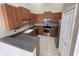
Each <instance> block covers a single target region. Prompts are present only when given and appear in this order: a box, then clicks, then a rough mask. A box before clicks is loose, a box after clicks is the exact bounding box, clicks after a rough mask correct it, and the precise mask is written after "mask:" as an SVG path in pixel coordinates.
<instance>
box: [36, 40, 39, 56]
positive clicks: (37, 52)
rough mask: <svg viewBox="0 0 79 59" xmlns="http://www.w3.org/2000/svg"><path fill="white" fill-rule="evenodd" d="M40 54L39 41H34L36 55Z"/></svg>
mask: <svg viewBox="0 0 79 59" xmlns="http://www.w3.org/2000/svg"><path fill="white" fill-rule="evenodd" d="M39 54H40V43H39V41H38V42H37V43H36V56H39Z"/></svg>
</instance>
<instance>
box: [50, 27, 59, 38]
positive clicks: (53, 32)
mask: <svg viewBox="0 0 79 59" xmlns="http://www.w3.org/2000/svg"><path fill="white" fill-rule="evenodd" d="M50 36H52V37H58V28H51V30H50Z"/></svg>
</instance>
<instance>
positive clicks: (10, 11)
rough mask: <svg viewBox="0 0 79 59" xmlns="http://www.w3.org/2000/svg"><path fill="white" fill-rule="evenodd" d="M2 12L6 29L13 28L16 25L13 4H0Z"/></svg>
mask: <svg viewBox="0 0 79 59" xmlns="http://www.w3.org/2000/svg"><path fill="white" fill-rule="evenodd" d="M1 7H2V12H3V17H4V22H5V26H6V29H14V28H16V26H17V23H16V9H15V7H13V6H10V5H8V4H3V5H2V6H1Z"/></svg>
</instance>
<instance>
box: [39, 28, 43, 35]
mask: <svg viewBox="0 0 79 59" xmlns="http://www.w3.org/2000/svg"><path fill="white" fill-rule="evenodd" d="M38 32H39V34H40V35H43V34H44V29H43V27H38Z"/></svg>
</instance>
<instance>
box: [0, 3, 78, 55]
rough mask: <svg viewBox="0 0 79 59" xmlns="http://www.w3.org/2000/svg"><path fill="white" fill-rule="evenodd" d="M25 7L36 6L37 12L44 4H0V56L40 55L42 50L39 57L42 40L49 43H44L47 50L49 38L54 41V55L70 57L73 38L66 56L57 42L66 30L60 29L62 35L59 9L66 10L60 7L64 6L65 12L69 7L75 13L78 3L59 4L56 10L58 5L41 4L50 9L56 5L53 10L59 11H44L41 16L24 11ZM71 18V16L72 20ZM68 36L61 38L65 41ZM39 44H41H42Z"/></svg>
mask: <svg viewBox="0 0 79 59" xmlns="http://www.w3.org/2000/svg"><path fill="white" fill-rule="evenodd" d="M16 5H17V6H16ZM26 5H29V6H28V7H31V8H35V7H33V6H32V5H34V6H35V5H36V6H39V7H38V8H36V9H37V10H39V9H40V7H41V5H43V4H40V3H37V4H31V3H28V4H27V3H26V4H22V3H18V4H17V3H14V4H11V3H10V4H7V3H4V4H0V14H1V16H0V18H1V19H2V20H0V24H1V25H0V28H2V29H1V30H0V33H1V34H0V38H1V39H0V45H1V46H0V47H1V48H2V49H0V52H1V53H0V55H5V56H6V55H11V56H13V55H14V56H18V55H19V56H21V55H22V56H43V52H44V50H43V52H41V55H40V51H42V50H41V49H42V48H44V46H43V47H42V44H43V43H45V41H46V40H47V39H48V43H46V44H47V45H45V46H46V48H48V44H50V43H51V42H49V40H50V39H49V38H51V39H52V40H50V41H54V43H53V45H54V46H55V45H56V46H55V47H54V48H53V49H54V51H55V50H56V55H57V56H58V55H72V54H73V53H74V52H73V51H71V49H72V47H71V46H72V45H71V44H72V42H73V40H72V39H71V41H72V42H71V44H70V46H69V48H70V47H71V48H70V51H68V54H67V53H66V54H65V53H64V52H63V53H62V52H61V50H62V49H63V47H61V46H62V45H61V43H62V42H60V41H61V40H60V39H62V36H63V34H65V33H66V32H64V30H65V29H66V28H64V29H63V34H62V33H61V32H62V31H61V30H62V29H60V27H61V28H62V25H61V20H62V19H64V18H63V17H62V15H63V14H64V12H63V11H62V9H65V7H63V6H66V9H68V8H70V7H71V6H75V8H74V10H76V9H77V8H78V7H79V6H78V4H73V3H71V4H58V5H59V7H57V6H58V5H57V3H56V4H49V3H48V4H44V5H46V7H47V6H48V7H49V6H50V5H53V6H56V5H57V6H56V7H57V8H59V9H60V11H58V12H54V11H53V12H52V11H47V10H46V11H45V12H43V13H41V12H39V11H37V12H38V13H34V12H33V10H30V8H26V7H25V6H26ZM67 5H69V6H70V7H68V6H67ZM54 8H55V7H54ZM66 9H65V10H66ZM43 11H44V10H43ZM56 11H57V10H56ZM71 11H72V10H71ZM73 12H75V13H77V12H78V11H73ZM73 12H72V13H73ZM73 15H75V14H74V13H73V14H72V16H73ZM72 16H71V18H72ZM76 17H77V16H76V15H75V19H76ZM72 19H74V18H72ZM75 19H74V20H75ZM73 23H74V22H73ZM63 26H64V25H63ZM74 26H76V25H75V24H74ZM73 29H74V28H73ZM68 30H71V28H69V29H68ZM74 30H75V29H74ZM72 31H73V30H72ZM67 33H68V32H67ZM67 33H66V35H65V36H63V37H64V39H66V37H68V36H67ZM69 34H70V35H71V36H72V34H73V33H72V34H71V32H69ZM75 34H77V33H75ZM76 38H77V37H75V38H74V39H76ZM68 39H69V38H68ZM43 40H45V41H43ZM59 40H60V41H59ZM40 41H41V42H43V43H41V42H40ZM63 42H64V41H63ZM63 44H64V43H63ZM40 45H41V46H40ZM53 45H52V46H53ZM74 45H75V44H74ZM3 46H4V47H3ZM52 46H51V47H52ZM74 47H75V46H74ZM59 48H60V49H61V50H60V49H59ZM8 49H9V51H8ZM44 49H45V48H44ZM48 49H49V48H48ZM50 49H51V48H50ZM50 49H49V50H50ZM58 50H59V51H60V53H59V52H58ZM28 51H30V52H28ZM54 51H53V52H54ZM63 51H64V50H63ZM53 52H51V53H53ZM45 53H46V51H45ZM47 53H48V51H47ZM51 53H49V54H47V55H51ZM71 53H72V54H71ZM53 55H54V54H53ZM53 55H52V56H53Z"/></svg>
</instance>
